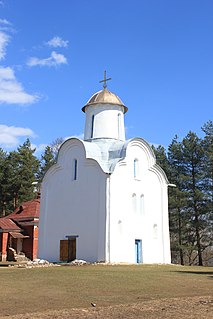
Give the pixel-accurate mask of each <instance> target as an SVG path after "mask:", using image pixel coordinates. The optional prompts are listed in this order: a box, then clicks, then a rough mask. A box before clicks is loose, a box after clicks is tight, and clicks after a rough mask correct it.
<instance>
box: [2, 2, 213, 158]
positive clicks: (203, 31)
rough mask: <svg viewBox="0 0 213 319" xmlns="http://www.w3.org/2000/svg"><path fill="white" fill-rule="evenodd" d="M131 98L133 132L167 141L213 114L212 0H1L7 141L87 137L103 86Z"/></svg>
mask: <svg viewBox="0 0 213 319" xmlns="http://www.w3.org/2000/svg"><path fill="white" fill-rule="evenodd" d="M104 70H107V75H108V76H109V77H112V81H110V82H109V83H108V89H109V90H110V91H112V92H114V93H116V94H117V95H118V96H119V97H120V98H121V100H122V101H123V102H124V103H125V105H127V106H128V108H129V111H128V113H126V115H125V126H126V137H127V138H131V137H136V136H137V137H143V138H144V139H145V140H147V141H148V142H150V143H154V144H161V145H164V146H165V147H167V146H168V144H169V143H170V142H171V140H172V138H173V137H174V135H175V134H177V135H178V136H179V137H180V138H182V137H184V136H185V135H186V134H187V132H188V131H189V130H192V131H194V132H196V133H197V134H198V135H199V136H201V135H202V132H201V126H202V125H203V124H204V123H205V122H207V121H208V120H210V119H212V118H213V1H212V0H205V1H201V0H200V1H198V0H132V1H129V0H107V1H101V0H78V1H74V0H60V1H58V0H45V1H44V0H36V1H33V0H2V1H0V147H2V148H4V149H6V150H8V151H10V150H12V149H14V148H16V147H17V146H18V145H20V144H22V143H23V142H24V141H25V140H26V138H27V137H29V138H30V140H31V142H32V144H33V145H34V146H36V147H37V152H38V154H39V151H41V150H42V148H44V146H45V145H47V144H50V143H51V142H52V141H53V140H55V139H56V138H58V137H69V136H82V133H83V131H84V120H85V115H84V113H83V112H82V111H81V108H82V107H83V106H84V104H85V103H86V102H87V100H88V99H89V98H90V97H91V96H92V95H93V94H94V93H95V92H97V91H99V90H100V89H102V85H101V84H100V83H99V80H101V79H102V78H103V72H104Z"/></svg>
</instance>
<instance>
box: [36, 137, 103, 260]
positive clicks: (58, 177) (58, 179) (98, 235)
mask: <svg viewBox="0 0 213 319" xmlns="http://www.w3.org/2000/svg"><path fill="white" fill-rule="evenodd" d="M75 159H77V163H78V164H77V179H76V180H73V169H74V167H73V161H74V160H75ZM105 181H106V174H105V173H104V172H103V171H102V170H101V168H100V166H99V164H98V163H97V162H96V161H94V160H92V159H86V157H85V148H84V145H83V142H82V141H80V140H78V139H70V140H68V141H66V142H65V143H64V144H63V145H62V147H61V149H60V151H59V156H58V162H57V164H55V165H54V166H52V167H51V168H50V170H49V171H48V172H47V174H46V175H45V177H44V180H43V184H42V197H41V214H40V223H39V248H38V256H39V258H44V259H47V260H49V261H59V257H60V240H62V239H66V236H69V235H77V236H79V237H78V238H77V256H76V257H77V258H78V259H84V260H87V261H91V262H92V261H102V260H105V218H106V215H105V211H106V202H105V193H106V190H105V187H106V182H105ZM62 189H63V191H62Z"/></svg>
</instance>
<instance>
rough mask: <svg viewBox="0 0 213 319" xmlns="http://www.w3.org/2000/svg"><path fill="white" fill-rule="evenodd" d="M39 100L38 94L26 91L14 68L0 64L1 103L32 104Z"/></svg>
mask: <svg viewBox="0 0 213 319" xmlns="http://www.w3.org/2000/svg"><path fill="white" fill-rule="evenodd" d="M37 100H38V96H36V95H31V94H29V93H27V92H25V90H24V88H23V87H22V85H21V83H19V82H18V81H17V79H16V77H15V74H14V71H13V69H12V68H10V67H1V66H0V104H1V103H7V104H31V103H34V102H36V101H37Z"/></svg>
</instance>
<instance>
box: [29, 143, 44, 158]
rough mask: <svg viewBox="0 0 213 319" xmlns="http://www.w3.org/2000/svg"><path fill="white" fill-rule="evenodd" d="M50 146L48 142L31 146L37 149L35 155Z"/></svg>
mask: <svg viewBox="0 0 213 319" xmlns="http://www.w3.org/2000/svg"><path fill="white" fill-rule="evenodd" d="M47 146H48V144H39V145H36V144H31V148H32V149H33V150H34V149H36V150H35V155H37V156H38V155H40V154H41V153H43V152H44V150H45V148H46V147H47Z"/></svg>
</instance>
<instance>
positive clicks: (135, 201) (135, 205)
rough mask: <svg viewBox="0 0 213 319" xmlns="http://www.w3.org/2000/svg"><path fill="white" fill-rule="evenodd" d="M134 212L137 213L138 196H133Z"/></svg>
mask: <svg viewBox="0 0 213 319" xmlns="http://www.w3.org/2000/svg"><path fill="white" fill-rule="evenodd" d="M132 210H133V213H136V211H137V198H136V194H135V193H134V194H132Z"/></svg>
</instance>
